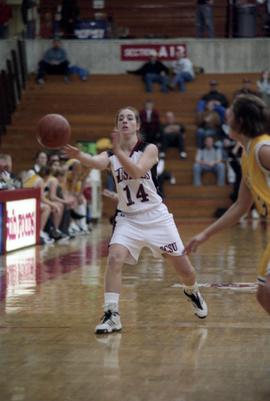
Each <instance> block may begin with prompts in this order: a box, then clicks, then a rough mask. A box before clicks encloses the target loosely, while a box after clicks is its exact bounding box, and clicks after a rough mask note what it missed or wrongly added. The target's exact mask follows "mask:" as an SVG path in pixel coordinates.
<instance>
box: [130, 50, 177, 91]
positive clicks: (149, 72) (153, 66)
mask: <svg viewBox="0 0 270 401" xmlns="http://www.w3.org/2000/svg"><path fill="white" fill-rule="evenodd" d="M127 73H129V74H136V75H141V76H142V78H143V80H144V83H145V90H146V92H152V86H153V83H155V82H157V83H159V84H160V85H161V92H164V93H167V92H168V84H169V78H168V74H169V69H168V67H167V66H166V65H164V64H163V63H162V62H161V61H159V60H158V55H157V52H156V50H151V52H150V57H149V61H148V62H146V63H145V64H143V65H142V66H141V67H140V68H138V69H137V70H135V71H127Z"/></svg>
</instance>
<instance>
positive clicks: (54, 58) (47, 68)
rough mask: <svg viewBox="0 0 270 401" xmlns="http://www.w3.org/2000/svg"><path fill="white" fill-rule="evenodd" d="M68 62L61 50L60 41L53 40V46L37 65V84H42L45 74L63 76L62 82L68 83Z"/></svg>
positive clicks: (65, 54) (63, 51)
mask: <svg viewBox="0 0 270 401" xmlns="http://www.w3.org/2000/svg"><path fill="white" fill-rule="evenodd" d="M68 73H69V61H68V59H67V53H66V51H65V50H64V49H63V48H62V45H61V41H60V40H58V39H54V40H53V45H52V47H51V48H49V49H48V50H47V51H46V52H45V53H44V56H43V58H42V60H41V61H40V62H39V64H38V73H37V83H38V84H44V78H45V75H46V74H56V75H64V81H65V82H68Z"/></svg>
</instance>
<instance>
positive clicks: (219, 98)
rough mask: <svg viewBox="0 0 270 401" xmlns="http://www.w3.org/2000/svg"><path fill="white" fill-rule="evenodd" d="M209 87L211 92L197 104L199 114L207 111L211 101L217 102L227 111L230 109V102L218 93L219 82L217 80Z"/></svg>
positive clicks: (210, 83) (212, 81) (211, 82)
mask: <svg viewBox="0 0 270 401" xmlns="http://www.w3.org/2000/svg"><path fill="white" fill-rule="evenodd" d="M209 87H210V90H209V92H208V93H206V94H205V95H203V96H202V97H201V99H200V100H199V101H198V103H197V112H198V113H200V112H203V111H205V109H206V105H207V103H208V102H209V101H211V100H215V101H216V102H219V103H220V105H221V106H222V107H224V108H225V109H226V108H227V107H228V105H229V102H228V99H227V98H226V96H225V95H224V94H223V93H221V92H219V91H218V89H217V88H218V82H217V81H216V80H211V81H210V82H209Z"/></svg>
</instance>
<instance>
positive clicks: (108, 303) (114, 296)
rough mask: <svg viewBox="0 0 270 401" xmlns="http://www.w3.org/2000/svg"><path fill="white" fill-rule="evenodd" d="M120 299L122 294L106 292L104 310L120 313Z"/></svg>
mask: <svg viewBox="0 0 270 401" xmlns="http://www.w3.org/2000/svg"><path fill="white" fill-rule="evenodd" d="M119 297H120V294H118V293H117V292H105V294H104V310H105V311H107V310H111V311H112V312H118V310H119V306H118V305H119Z"/></svg>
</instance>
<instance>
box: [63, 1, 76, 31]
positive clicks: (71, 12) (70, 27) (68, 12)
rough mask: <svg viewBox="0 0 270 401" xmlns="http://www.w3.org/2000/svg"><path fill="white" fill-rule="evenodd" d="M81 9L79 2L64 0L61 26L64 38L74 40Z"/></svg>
mask: <svg viewBox="0 0 270 401" xmlns="http://www.w3.org/2000/svg"><path fill="white" fill-rule="evenodd" d="M79 14H80V9H79V6H78V2H77V0H63V1H62V9H61V25H62V29H63V33H64V36H65V37H67V38H72V37H73V35H74V27H75V23H76V21H77V19H78V17H79Z"/></svg>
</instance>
